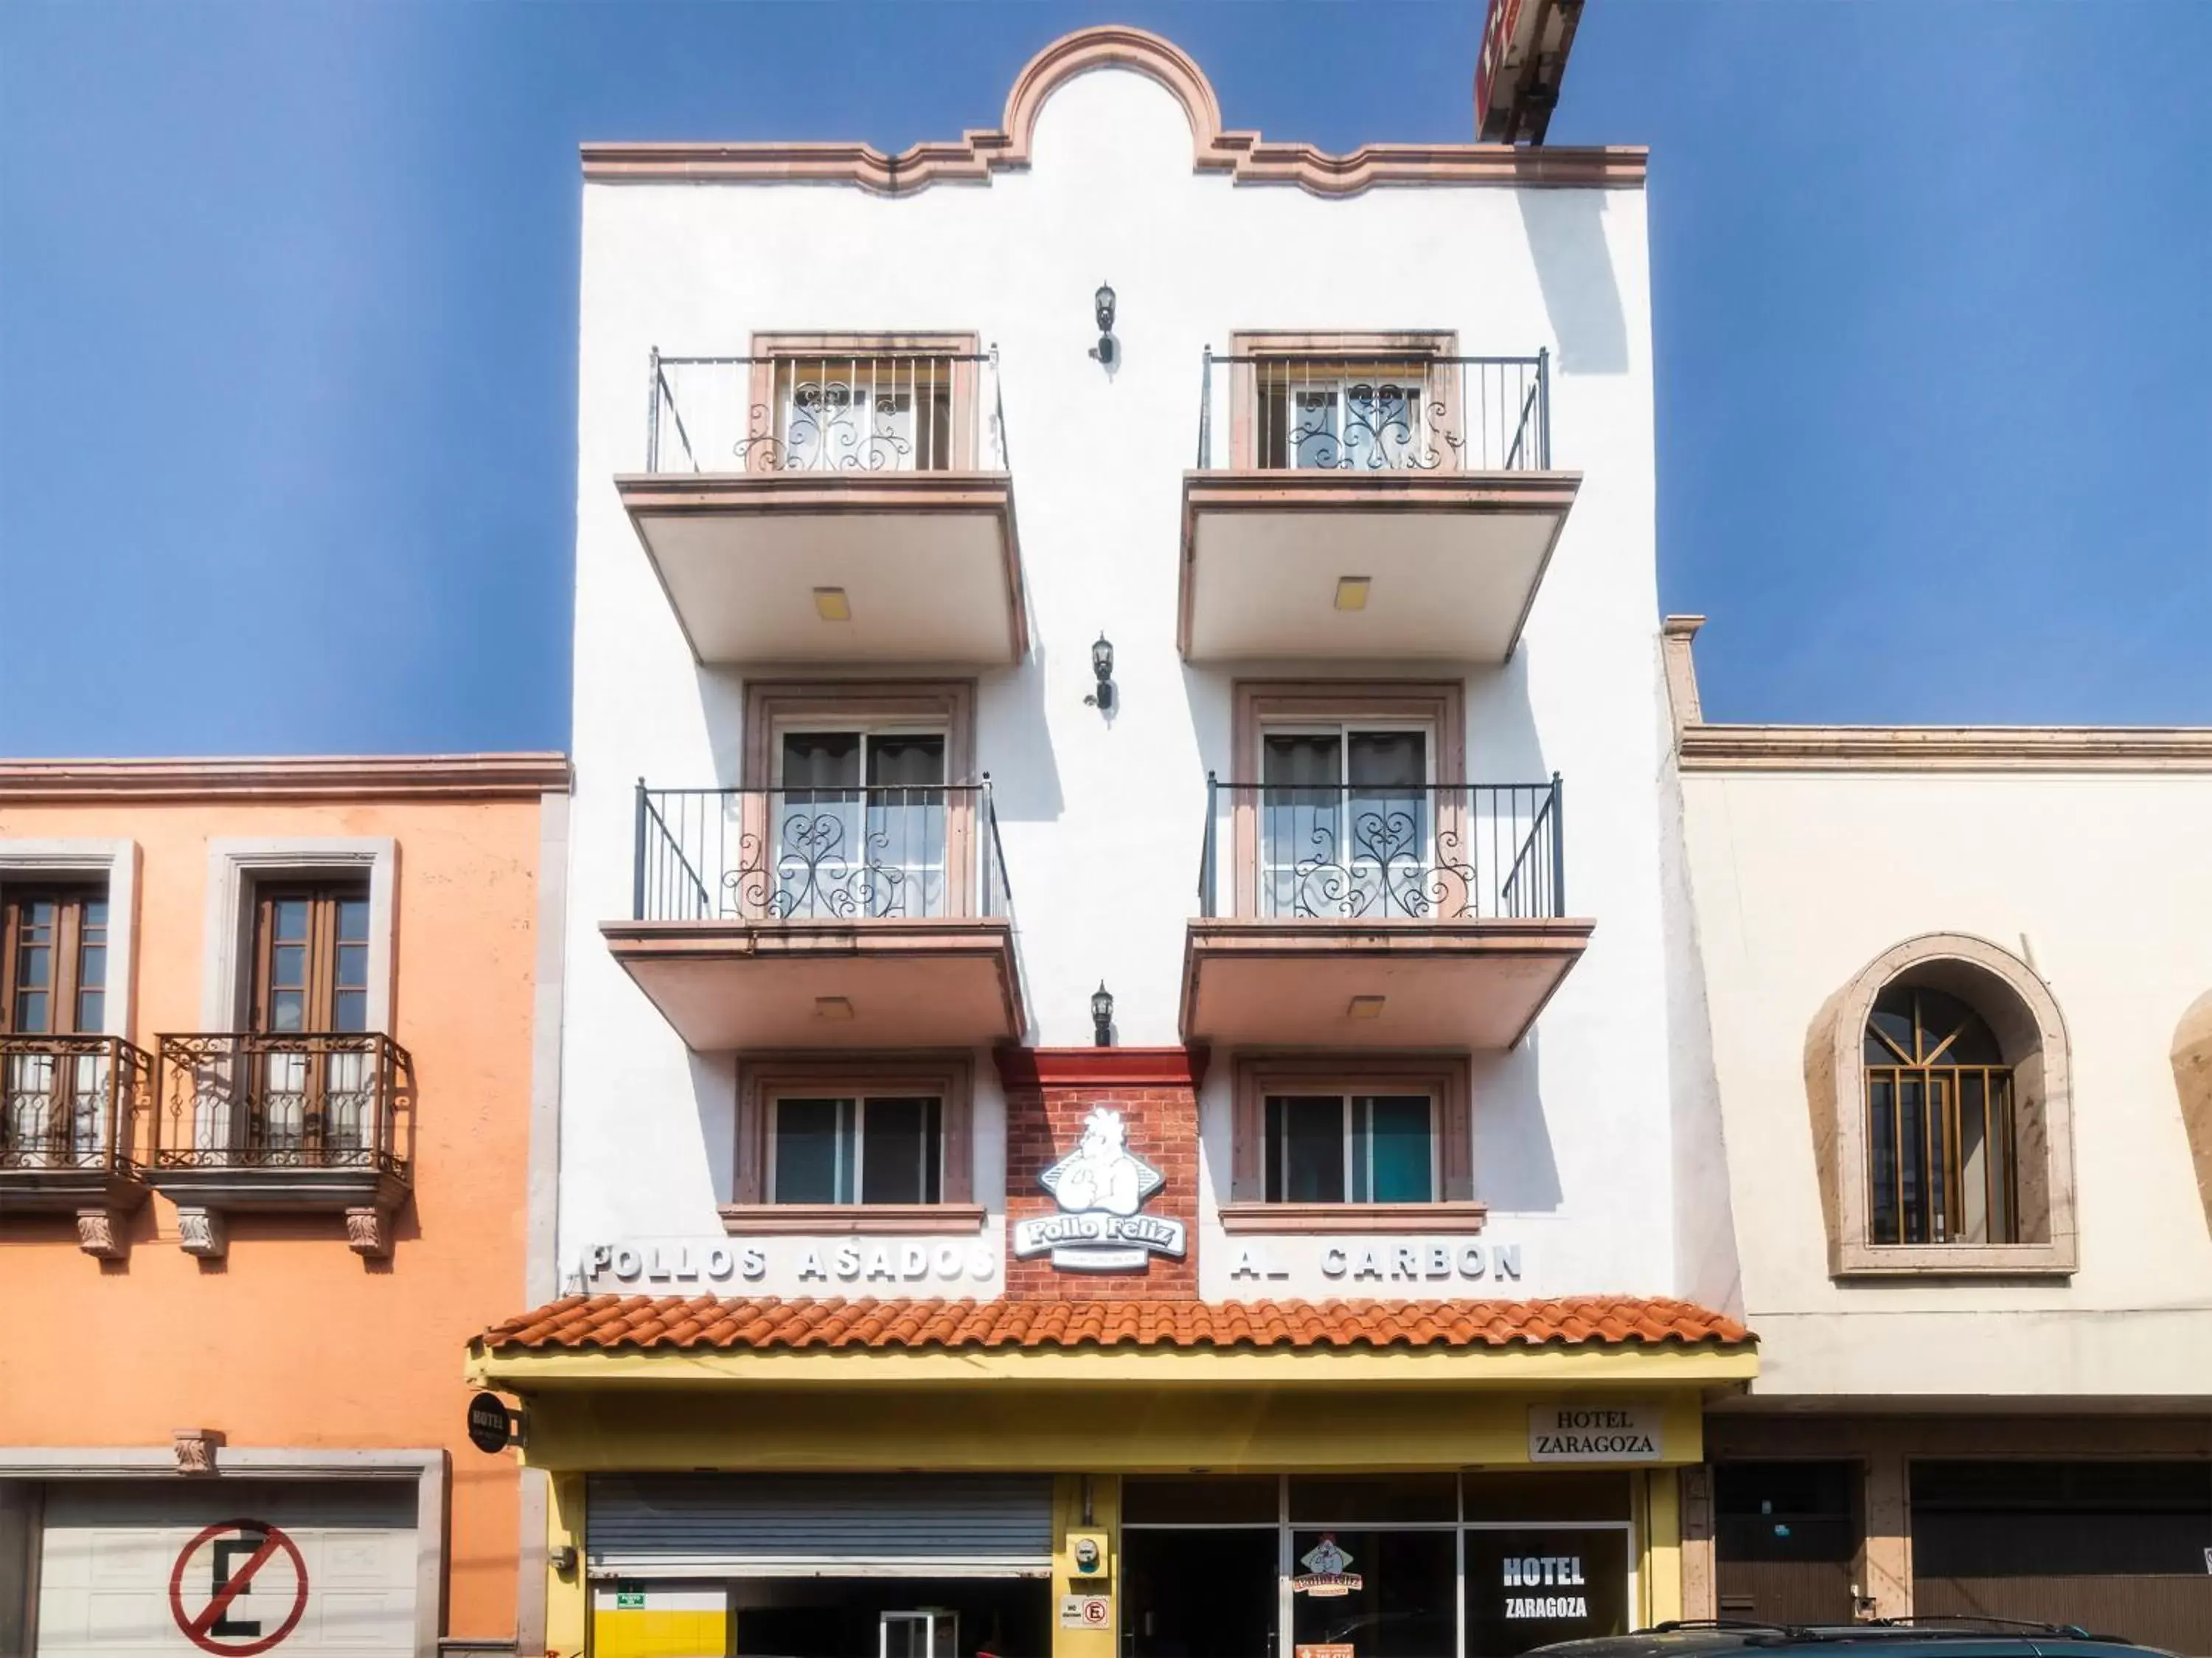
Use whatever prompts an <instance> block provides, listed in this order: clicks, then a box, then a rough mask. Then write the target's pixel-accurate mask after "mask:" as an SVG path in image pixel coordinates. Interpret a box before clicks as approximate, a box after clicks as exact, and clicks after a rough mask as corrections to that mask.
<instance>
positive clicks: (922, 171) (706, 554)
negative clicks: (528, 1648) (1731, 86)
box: [472, 27, 1757, 1658]
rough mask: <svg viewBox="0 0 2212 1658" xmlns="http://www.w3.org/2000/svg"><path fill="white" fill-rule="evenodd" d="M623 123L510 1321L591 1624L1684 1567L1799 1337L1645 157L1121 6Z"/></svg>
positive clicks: (1525, 1641)
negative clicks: (678, 138)
mask: <svg viewBox="0 0 2212 1658" xmlns="http://www.w3.org/2000/svg"><path fill="white" fill-rule="evenodd" d="M585 175H586V183H585V192H584V194H585V204H584V250H583V277H582V319H581V338H580V365H579V373H580V399H579V405H580V436H579V462H580V464H579V479H580V484H579V498H578V503H577V517H578V538H577V583H578V586H577V606H576V615H577V622H576V650H575V708H574V765H575V775H576V794H575V797H574V812H573V817H572V820H571V821H572V830H571V832H572V837H573V838H572V843H571V844H572V849H573V850H572V867H571V872H570V887H569V892H570V895H571V898H570V917H571V919H570V924H569V934H568V980H567V996H568V1001H567V1009H566V1020H565V1026H564V1030H563V1035H562V1074H563V1077H564V1082H565V1086H564V1089H563V1099H564V1102H565V1103H564V1117H563V1123H562V1178H561V1185H560V1191H559V1216H560V1219H559V1227H560V1246H559V1247H560V1254H561V1259H562V1265H563V1270H564V1273H565V1275H566V1276H567V1277H568V1283H569V1286H570V1288H571V1289H573V1290H574V1291H575V1294H574V1295H572V1296H571V1297H570V1298H568V1299H567V1300H565V1301H562V1302H560V1303H556V1305H555V1306H553V1307H550V1308H542V1309H539V1311H538V1312H537V1313H535V1314H527V1315H525V1316H524V1317H523V1318H521V1319H518V1320H513V1321H512V1322H511V1323H510V1324H509V1325H508V1326H502V1327H501V1329H500V1330H496V1331H494V1332H489V1333H488V1334H487V1336H486V1337H485V1338H484V1339H483V1341H482V1342H480V1343H479V1344H477V1350H476V1354H475V1356H474V1358H473V1360H472V1368H473V1371H474V1374H475V1375H476V1376H477V1378H478V1379H479V1380H480V1381H483V1382H486V1383H488V1384H490V1385H494V1386H496V1387H501V1388H504V1389H507V1390H508V1391H510V1392H513V1393H515V1394H517V1395H519V1396H520V1397H521V1398H522V1399H523V1400H524V1401H525V1402H526V1404H527V1405H528V1406H529V1408H530V1410H531V1411H532V1430H531V1439H530V1446H529V1449H528V1451H527V1452H526V1455H527V1457H528V1459H529V1460H531V1461H532V1462H533V1463H536V1464H537V1465H538V1466H544V1467H545V1468H547V1469H548V1470H550V1472H551V1473H552V1476H553V1489H554V1510H555V1512H554V1517H553V1540H552V1545H551V1550H550V1557H551V1559H552V1561H553V1563H554V1565H553V1569H552V1572H551V1576H550V1578H549V1593H550V1601H551V1609H550V1612H549V1619H550V1623H549V1640H550V1641H551V1642H552V1643H553V1644H555V1645H556V1646H558V1645H560V1644H561V1641H562V1638H563V1637H564V1636H565V1637H566V1638H568V1639H570V1640H580V1639H581V1638H582V1637H583V1635H584V1633H585V1631H586V1628H587V1627H588V1629H589V1631H590V1634H591V1638H592V1640H593V1641H594V1642H595V1643H597V1649H598V1650H600V1651H602V1652H611V1651H625V1650H633V1649H635V1650H645V1649H648V1648H649V1649H651V1650H654V1651H665V1650H674V1649H675V1648H673V1647H670V1646H667V1645H665V1644H659V1645H655V1644H652V1643H656V1642H658V1643H665V1642H667V1641H671V1640H673V1641H677V1642H678V1643H682V1642H684V1641H688V1640H693V1639H696V1641H698V1642H699V1643H701V1645H702V1650H706V1649H711V1650H714V1651H716V1652H720V1651H722V1650H723V1649H724V1645H723V1644H722V1643H734V1644H732V1645H731V1646H730V1648H729V1649H731V1650H737V1651H745V1650H755V1649H783V1648H779V1647H777V1646H776V1645H775V1643H777V1642H780V1641H781V1642H788V1641H791V1640H794V1639H801V1638H805V1639H812V1638H814V1637H815V1636H816V1635H818V1634H819V1633H820V1632H821V1631H823V1629H826V1628H828V1627H830V1626H831V1625H832V1624H837V1622H838V1620H841V1619H842V1620H846V1621H847V1622H849V1621H850V1620H852V1619H854V1618H860V1619H862V1620H863V1621H868V1620H879V1621H881V1622H882V1624H883V1627H884V1628H885V1629H890V1628H891V1627H892V1625H893V1624H896V1628H897V1630H898V1631H901V1633H900V1634H899V1635H898V1637H897V1638H898V1639H900V1640H903V1639H905V1638H907V1637H908V1635H910V1634H911V1635H915V1638H917V1639H924V1638H936V1635H937V1634H939V1633H941V1634H942V1635H943V1637H944V1638H945V1639H947V1640H951V1641H953V1642H955V1643H957V1645H958V1649H959V1650H961V1651H963V1652H966V1651H969V1650H973V1649H975V1648H976V1646H977V1645H978V1644H979V1643H985V1642H987V1643H989V1645H990V1649H992V1650H994V1651H1006V1650H1027V1649H1041V1648H1042V1646H1045V1645H1050V1646H1051V1647H1052V1648H1053V1649H1054V1651H1055V1652H1060V1653H1063V1654H1073V1655H1078V1658H1081V1655H1084V1654H1086V1653H1096V1654H1097V1655H1099V1658H1104V1655H1106V1654H1107V1653H1109V1652H1115V1653H1127V1654H1129V1655H1133V1658H1137V1655H1144V1654H1146V1653H1150V1652H1160V1653H1165V1652H1169V1651H1173V1650H1177V1649H1182V1650H1200V1649H1203V1650H1217V1649H1221V1650H1226V1649H1243V1647H1244V1646H1247V1645H1249V1646H1252V1647H1254V1648H1255V1649H1257V1648H1258V1647H1259V1646H1261V1644H1263V1643H1268V1642H1275V1643H1279V1644H1282V1645H1312V1644H1316V1643H1319V1644H1322V1645H1328V1644H1330V1643H1339V1642H1344V1641H1350V1642H1352V1643H1355V1644H1357V1643H1359V1642H1360V1641H1361V1640H1363V1639H1364V1640H1366V1641H1367V1642H1368V1643H1369V1644H1370V1645H1374V1644H1375V1643H1376V1642H1378V1641H1379V1642H1380V1643H1381V1644H1380V1646H1377V1647H1376V1649H1378V1650H1394V1649H1397V1648H1398V1647H1401V1646H1402V1647H1404V1648H1405V1649H1407V1650H1409V1651H1410V1650H1412V1649H1413V1648H1416V1647H1418V1648H1419V1649H1420V1650H1421V1651H1423V1652H1428V1651H1430V1650H1431V1649H1435V1650H1437V1651H1440V1652H1445V1653H1449V1654H1454V1655H1456V1654H1458V1653H1461V1652H1467V1653H1476V1652H1506V1651H1517V1650H1521V1649H1524V1648H1527V1647H1529V1646H1533V1645H1536V1644H1540V1643H1542V1642H1543V1641H1546V1640H1550V1639H1557V1638H1560V1637H1563V1636H1566V1635H1571V1634H1582V1633H1601V1632H1605V1631H1608V1630H1613V1629H1623V1628H1626V1627H1630V1626H1632V1625H1633V1624H1638V1623H1642V1622H1647V1621H1650V1619H1652V1618H1657V1617H1662V1616H1666V1615H1669V1614H1671V1613H1673V1612H1677V1611H1679V1609H1680V1599H1679V1597H1680V1545H1681V1526H1680V1501H1679V1496H1680V1485H1679V1483H1678V1482H1679V1475H1680V1471H1681V1470H1683V1469H1685V1468H1692V1467H1695V1466H1698V1465H1699V1463H1700V1461H1701V1460H1702V1454H1703V1452H1702V1441H1701V1434H1702V1412H1703V1407H1704V1405H1705V1402H1706V1401H1707V1399H1709V1398H1710V1397H1711V1396H1714V1395H1716V1394H1719V1393H1729V1392H1733V1391H1737V1390H1740V1389H1741V1387H1744V1386H1745V1385H1746V1384H1747V1382H1748V1381H1749V1380H1750V1378H1751V1377H1752V1376H1753V1375H1754V1374H1755V1372H1756V1368H1757V1358H1756V1353H1755V1349H1754V1347H1753V1343H1752V1341H1751V1339H1750V1338H1749V1337H1748V1336H1747V1333H1746V1332H1744V1330H1743V1329H1742V1328H1741V1326H1740V1325H1739V1324H1738V1323H1737V1322H1736V1321H1735V1320H1734V1318H1733V1317H1731V1316H1730V1314H1731V1313H1732V1311H1733V1308H1732V1307H1731V1305H1730V1296H1731V1295H1732V1294H1733V1289H1734V1282H1735V1278H1734V1269H1733V1263H1732V1259H1731V1257H1730V1248H1731V1242H1732V1240H1729V1239H1728V1238H1727V1236H1726V1228H1725V1227H1724V1226H1720V1227H1716V1226H1714V1225H1712V1224H1711V1222H1710V1218H1709V1216H1708V1211H1709V1210H1710V1208H1711V1203H1720V1204H1725V1198H1726V1191H1725V1181H1724V1179H1723V1176H1722V1174H1721V1173H1720V1161H1719V1152H1720V1133H1719V1117H1718V1113H1717V1107H1715V1106H1714V1105H1713V1102H1712V1099H1711V1089H1710V1087H1709V1086H1707V1084H1708V1082H1709V1067H1707V1065H1706V1064H1705V1053H1706V1049H1705V1045H1704V1042H1703V1038H1702V1027H1701V1025H1700V1024H1699V1010H1698V1009H1697V1007H1696V1006H1695V1005H1694V1003H1685V1002H1684V1000H1683V998H1682V997H1681V995H1680V990H1679V987H1680V974H1681V972H1682V968H1683V961H1682V960H1681V951H1680V940H1681V939H1683V938H1684V937H1686V936H1687V928H1686V920H1685V906H1686V902H1687V892H1688V876H1687V873H1686V869H1685V867H1684V866H1683V864H1682V862H1681V853H1680V841H1679V836H1678V834H1677V833H1676V826H1677V824H1678V820H1679V814H1678V811H1677V807H1676V795H1675V788H1674V774H1673V769H1672V767H1673V757H1672V751H1671V728H1670V725H1669V722H1668V707H1667V700H1666V694H1665V690H1664V679H1663V669H1662V653H1661V649H1660V633H1659V627H1658V620H1657V607H1656V578H1655V568H1654V557H1655V555H1654V530H1653V477H1652V433H1651V418H1652V416H1651V408H1652V397H1651V365H1650V301H1649V283H1648V271H1647V265H1646V257H1645V224H1644V196H1643V190H1642V185H1643V177H1644V157H1643V154H1642V152H1641V151H1639V150H1634V149H1589V150H1567V149H1542V150H1536V149H1515V148H1512V147H1509V146H1504V145H1463V146H1444V147H1413V146H1392V145H1389V144H1382V145H1377V146H1372V147H1370V148H1367V149H1362V150H1360V151H1358V152H1357V153H1355V154H1354V155H1350V156H1343V157H1339V156H1330V155H1323V154H1322V153H1320V152H1317V151H1315V150H1313V149H1310V148H1309V147H1306V146H1304V145H1299V144H1293V143H1276V142H1273V141H1267V140H1263V139H1261V137H1259V136H1258V135H1256V134H1253V133H1249V132H1241V131H1235V130H1231V129H1227V128H1225V126H1224V125H1223V122H1222V119H1221V114H1220V111H1219V109H1218V105H1217V103H1216V101H1215V98H1214V94H1213V93H1212V89H1211V88H1210V87H1209V86H1208V85H1207V83H1206V79H1205V77H1204V76H1203V74H1202V73H1201V72H1200V70H1199V68H1198V67H1197V65H1196V64H1193V63H1192V62H1191V61H1190V60H1189V59H1188V58H1187V57H1185V56H1184V55H1183V54H1182V52H1180V51H1178V50H1177V49H1176V47H1174V46H1172V45H1171V44H1170V43H1168V42H1166V41H1164V40H1159V39H1158V38H1157V37H1154V36H1151V35H1147V34H1142V33H1140V32H1139V31H1134V30H1129V29H1121V28H1111V27H1109V28H1100V29H1091V30H1085V31H1082V32H1080V33H1079V34H1075V35H1072V36H1069V37H1066V39H1064V40H1060V41H1058V42H1055V43H1054V44H1053V45H1051V46H1048V47H1046V48H1045V49H1044V50H1043V51H1042V52H1040V53H1039V55H1038V56H1037V58H1035V59H1034V60H1032V62H1031V63H1030V65H1029V66H1028V67H1027V68H1026V69H1025V70H1024V71H1023V73H1022V75H1021V76H1020V77H1019V78H1018V81H1017V82H1016V84H1015V86H1014V87H1013V88H1012V92H1011V94H1010V95H1009V99H1008V104H1007V108H1006V116H1005V119H1004V121H1003V125H1002V126H1001V128H1000V130H998V131H976V132H970V133H969V135H968V136H967V137H965V138H964V139H963V140H961V141H959V142H957V143H943V144H927V145H921V146H918V147H917V148H916V149H914V150H911V151H908V152H907V153H905V154H904V155H900V156H897V157H886V156H883V155H878V154H876V153H875V152H873V151H871V150H868V149H866V148H865V147H864V146H842V145H805V144H793V145H736V146H730V145H714V144H674V145H665V144H653V145H643V144H609V145H603V146H591V147H588V148H587V149H586V153H585ZM1670 941H1674V942H1673V943H1671V944H1670ZM1699 1193H1703V1194H1705V1197H1706V1198H1710V1199H1711V1203H1708V1202H1704V1201H1698V1200H1695V1199H1696V1195H1697V1194H1699ZM1686 1214H1696V1215H1699V1216H1707V1218H1705V1219H1704V1220H1701V1221H1700V1222H1698V1223H1694V1224H1692V1225H1688V1226H1685V1225H1684V1224H1683V1223H1682V1217H1683V1216H1685V1215H1686ZM648 1400H650V1401H651V1402H650V1403H649V1404H648V1403H647V1401H648ZM986 1423H987V1424H988V1430H987V1431H979V1430H980V1429H982V1428H983V1425H984V1424H986ZM1070 1423H1079V1424H1080V1428H1079V1429H1071V1427H1070ZM1558 1464H1565V1465H1571V1466H1553V1465H1558ZM916 1471H920V1472H916ZM862 1513H865V1514H866V1515H867V1516H869V1518H867V1519H866V1521H865V1523H864V1522H862V1521H860V1520H856V1519H855V1518H854V1516H855V1515H859V1514H862ZM1190 1521H1205V1522H1206V1530H1207V1535H1208V1537H1209V1538H1211V1539H1212V1540H1211V1541H1205V1542H1200V1540H1199V1539H1195V1538H1194V1537H1193V1536H1191V1535H1190V1534H1188V1533H1183V1532H1179V1531H1177V1530H1176V1527H1178V1526H1180V1525H1184V1524H1187V1523H1188V1522H1190ZM893 1533H896V1535H894V1534H893ZM1216 1533H1218V1536H1217V1535H1216ZM917 1537H919V1538H921V1539H924V1540H923V1541H922V1542H916V1541H915V1539H916V1538H917ZM564 1547H565V1548H566V1549H568V1550H570V1551H573V1552H572V1554H571V1555H569V1556H568V1557H566V1558H568V1560H569V1561H570V1563H571V1564H568V1565H566V1566H565V1567H564V1566H563V1564H562V1562H563V1560H564V1556H563V1553H562V1550H563V1549H564ZM806 1585H811V1587H807V1586H806ZM825 1585H826V1586H827V1587H825ZM1008 1585H1012V1587H1008ZM930 1606H935V1607H939V1608H940V1609H948V1610H945V1611H944V1612H943V1615H944V1616H945V1617H946V1618H954V1619H955V1620H957V1630H953V1629H950V1628H948V1629H946V1630H945V1631H936V1626H935V1625H934V1624H932V1623H931V1621H930V1620H931V1618H934V1617H936V1616H938V1615H939V1614H938V1613H935V1612H925V1611H923V1610H921V1609H922V1608H925V1607H930ZM1386 1610H1387V1612H1389V1617H1390V1618H1392V1619H1401V1618H1405V1617H1407V1616H1412V1617H1413V1618H1414V1621H1415V1622H1417V1623H1418V1624H1419V1626H1420V1627H1419V1631H1418V1632H1404V1631H1401V1634H1402V1636H1403V1638H1402V1639H1401V1638H1400V1635H1398V1634H1382V1633H1372V1632H1370V1634H1369V1635H1367V1636H1364V1637H1363V1636H1362V1635H1361V1634H1360V1633H1359V1632H1358V1631H1360V1630H1363V1629H1370V1625H1371V1626H1372V1629H1373V1630H1375V1631H1380V1630H1382V1628H1383V1625H1379V1624H1373V1621H1372V1620H1374V1619H1375V1618H1383V1616H1384V1615H1385V1612H1386ZM686 1620H692V1621H686ZM840 1626H842V1625H840ZM870 1626H871V1628H873V1627H874V1625H873V1624H872V1623H871V1625H870ZM1391 1627H1392V1628H1394V1629H1395V1624H1392V1625H1391ZM686 1630H696V1631H697V1633H696V1635H689V1634H684V1633H682V1631H686ZM671 1631H676V1632H675V1633H671ZM793 1631H803V1632H804V1633H802V1634H794V1633H793ZM884 1638H886V1639H890V1638H892V1637H889V1636H886V1637H884ZM1407 1643H1410V1645H1408V1644H1407ZM917 1649H919V1648H917ZM942 1649H943V1648H942V1647H941V1646H940V1647H939V1650H942Z"/></svg>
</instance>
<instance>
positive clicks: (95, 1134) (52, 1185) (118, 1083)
mask: <svg viewBox="0 0 2212 1658" xmlns="http://www.w3.org/2000/svg"><path fill="white" fill-rule="evenodd" d="M153 1074H154V1068H153V1062H152V1060H151V1059H149V1058H148V1057H147V1055H146V1052H145V1051H144V1050H143V1048H137V1047H133V1046H132V1045H131V1044H130V1043H128V1042H125V1041H124V1040H123V1039H121V1038H119V1037H113V1036H0V1216H16V1215H28V1214H52V1213H64V1214H69V1213H74V1214H75V1215H76V1216H77V1217H78V1219H77V1237H78V1241H79V1243H80V1244H81V1245H82V1247H83V1248H84V1249H85V1251H86V1252H87V1253H89V1254H94V1255H98V1256H100V1257H102V1258H103V1259H113V1258H116V1257H118V1256H120V1255H121V1253H123V1243H122V1233H123V1227H122V1222H123V1219H124V1217H125V1216H127V1215H129V1214H130V1213H131V1211H132V1210H136V1209H137V1207H138V1206H139V1205H140V1204H143V1202H145V1200H146V1187H145V1186H144V1184H143V1179H144V1173H145V1171H144V1170H143V1169H142V1168H141V1167H139V1166H138V1164H137V1122H138V1119H139V1117H140V1114H141V1113H142V1112H143V1111H144V1110H145V1109H146V1107H147V1106H148V1105H149V1103H150V1102H151V1100H152V1099H153Z"/></svg>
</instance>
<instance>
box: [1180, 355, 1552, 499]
mask: <svg viewBox="0 0 2212 1658" xmlns="http://www.w3.org/2000/svg"><path fill="white" fill-rule="evenodd" d="M1551 381H1552V372H1551V353H1550V352H1549V351H1548V350H1544V351H1539V352H1538V353H1537V354H1536V355H1535V356H1534V357H1437V356H1432V355H1430V354H1427V353H1424V352H1417V351H1416V352H1408V351H1397V352H1388V353H1376V352H1366V351H1355V350H1346V351H1342V352H1333V353H1322V354H1307V355H1297V356H1292V355H1288V354H1283V353H1277V352H1245V353H1241V354H1237V355H1232V356H1217V355H1215V353H1214V352H1213V351H1212V349H1211V348H1209V349H1208V350H1207V351H1206V357H1205V363H1204V369H1203V373H1202V375H1201V378H1200V393H1199V417H1198V465H1199V468H1200V471H1205V470H1206V469H1208V468H1211V467H1212V466H1216V465H1221V466H1233V467H1237V468H1247V469H1249V468H1257V469H1260V470H1263V471H1290V472H1437V471H1445V472H1524V471H1531V472H1543V471H1546V470H1548V469H1549V467H1550V466H1551V464H1552V405H1551ZM1217 425H1219V426H1221V427H1222V428H1223V429H1224V430H1227V431H1229V432H1231V433H1232V434H1233V435H1234V436H1233V439H1232V441H1231V442H1228V443H1226V444H1217V442H1216V438H1215V428H1216V426H1217ZM1217 456H1218V459H1217Z"/></svg>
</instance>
